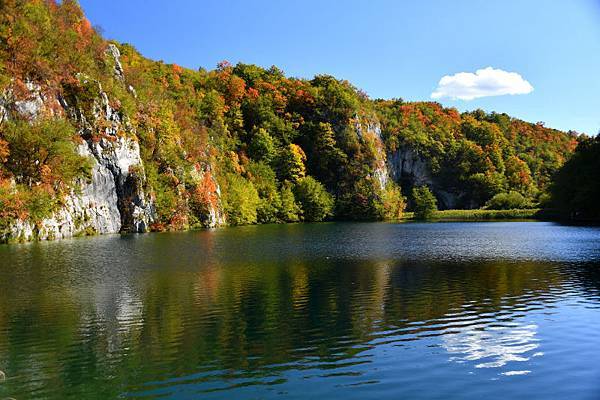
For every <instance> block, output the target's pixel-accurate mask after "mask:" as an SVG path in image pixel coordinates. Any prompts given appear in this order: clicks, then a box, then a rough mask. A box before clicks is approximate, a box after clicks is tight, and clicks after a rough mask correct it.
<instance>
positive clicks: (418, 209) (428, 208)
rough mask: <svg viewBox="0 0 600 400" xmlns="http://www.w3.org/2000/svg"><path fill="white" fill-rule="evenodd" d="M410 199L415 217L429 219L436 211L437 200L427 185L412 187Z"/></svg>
mask: <svg viewBox="0 0 600 400" xmlns="http://www.w3.org/2000/svg"><path fill="white" fill-rule="evenodd" d="M412 199H413V209H414V212H415V219H430V218H431V217H432V216H433V214H434V213H435V212H436V211H437V200H436V198H435V196H434V195H433V193H431V191H430V190H429V188H428V187H427V186H420V187H415V188H413V190H412Z"/></svg>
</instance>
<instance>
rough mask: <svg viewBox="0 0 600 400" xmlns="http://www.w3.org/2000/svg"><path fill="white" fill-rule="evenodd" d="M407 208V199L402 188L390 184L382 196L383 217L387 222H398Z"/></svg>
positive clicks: (392, 183)
mask: <svg viewBox="0 0 600 400" xmlns="http://www.w3.org/2000/svg"><path fill="white" fill-rule="evenodd" d="M405 208H406V199H405V198H404V196H402V192H401V191H400V187H399V186H398V185H397V184H395V183H394V182H389V183H388V184H387V186H386V187H385V188H384V190H383V191H382V194H381V216H382V218H383V219H386V220H398V219H400V218H401V217H402V213H403V212H404V209H405Z"/></svg>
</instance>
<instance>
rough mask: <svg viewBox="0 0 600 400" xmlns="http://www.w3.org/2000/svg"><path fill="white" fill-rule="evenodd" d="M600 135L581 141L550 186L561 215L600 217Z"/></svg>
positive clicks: (572, 217) (593, 218) (553, 200)
mask: <svg viewBox="0 0 600 400" xmlns="http://www.w3.org/2000/svg"><path fill="white" fill-rule="evenodd" d="M599 176H600V136H596V137H595V138H589V139H586V140H584V141H582V142H581V143H580V144H579V146H577V150H576V151H575V154H574V155H573V157H572V158H571V159H570V160H569V161H567V162H566V163H565V165H564V166H563V167H562V168H561V169H560V170H559V171H558V173H557V174H556V176H555V178H554V181H553V182H552V185H551V187H550V192H551V194H552V203H553V205H554V206H555V207H556V208H558V210H559V211H560V212H561V213H562V214H563V216H564V217H566V218H570V219H590V220H600V200H599V199H600V180H599V179H598V177H599Z"/></svg>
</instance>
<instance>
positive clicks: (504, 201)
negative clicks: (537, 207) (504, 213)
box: [486, 191, 530, 210]
mask: <svg viewBox="0 0 600 400" xmlns="http://www.w3.org/2000/svg"><path fill="white" fill-rule="evenodd" d="M529 206H530V204H529V202H528V201H527V199H526V198H525V197H523V195H522V194H521V193H519V192H515V191H510V192H508V193H498V194H497V195H495V196H494V197H492V198H491V199H490V200H489V201H488V202H487V203H486V208H487V209H490V210H515V209H520V208H528V207H529Z"/></svg>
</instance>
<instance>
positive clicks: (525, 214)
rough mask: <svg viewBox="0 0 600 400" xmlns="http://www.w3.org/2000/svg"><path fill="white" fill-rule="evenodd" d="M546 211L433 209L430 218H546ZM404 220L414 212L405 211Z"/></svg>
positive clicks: (483, 219)
mask: <svg viewBox="0 0 600 400" xmlns="http://www.w3.org/2000/svg"><path fill="white" fill-rule="evenodd" d="M549 217H551V216H550V215H549V214H548V212H546V211H544V210H542V209H539V208H534V209H515V210H482V209H479V210H442V211H435V212H434V213H433V217H432V218H431V220H434V221H488V220H502V219H548V218H549ZM402 220H404V221H414V220H415V218H414V213H412V212H406V213H404V214H403V216H402Z"/></svg>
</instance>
